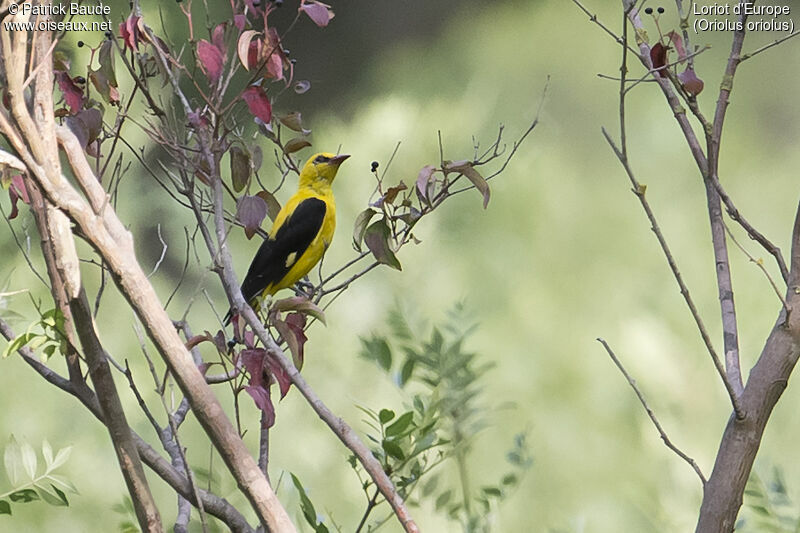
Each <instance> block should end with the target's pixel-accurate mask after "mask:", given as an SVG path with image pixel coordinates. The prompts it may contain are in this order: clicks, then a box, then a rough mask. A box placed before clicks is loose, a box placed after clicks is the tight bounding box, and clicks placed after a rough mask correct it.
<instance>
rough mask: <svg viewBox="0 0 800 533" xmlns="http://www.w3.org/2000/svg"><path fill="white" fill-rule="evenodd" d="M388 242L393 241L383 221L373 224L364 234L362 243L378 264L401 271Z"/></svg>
mask: <svg viewBox="0 0 800 533" xmlns="http://www.w3.org/2000/svg"><path fill="white" fill-rule="evenodd" d="M390 240H393V239H392V231H391V230H390V229H389V226H388V225H387V224H386V221H385V220H384V219H380V220H377V221H375V222H373V223H372V224H371V225H370V226H369V227H368V228H367V231H366V232H365V233H364V243H365V244H366V245H367V248H369V251H370V252H372V255H373V256H374V257H375V259H376V260H377V261H378V262H379V263H382V264H384V265H389V266H390V267H392V268H395V269H397V270H403V269H402V267H401V266H400V261H398V260H397V256H395V255H394V251H393V250H392V246H391V244H390V242H389V241H390Z"/></svg>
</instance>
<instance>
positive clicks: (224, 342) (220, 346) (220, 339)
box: [206, 329, 228, 355]
mask: <svg viewBox="0 0 800 533" xmlns="http://www.w3.org/2000/svg"><path fill="white" fill-rule="evenodd" d="M206 335H211V334H210V333H209V332H208V331H206ZM214 346H216V348H217V352H219V354H220V355H225V354H227V353H228V338H227V337H226V336H225V332H224V331H222V330H221V329H220V330H217V334H216V335H214Z"/></svg>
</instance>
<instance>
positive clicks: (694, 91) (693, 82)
mask: <svg viewBox="0 0 800 533" xmlns="http://www.w3.org/2000/svg"><path fill="white" fill-rule="evenodd" d="M678 80H680V82H681V85H683V88H684V89H686V92H687V93H689V94H691V95H692V96H697V95H698V94H700V93H701V92H702V91H703V87H704V86H705V84H704V83H703V80H701V79H700V78H698V77H697V74H695V72H694V70H692V69H689V68H687V69H686V70H684V71H683V72H681V73H680V74H678Z"/></svg>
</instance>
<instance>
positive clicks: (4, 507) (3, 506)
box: [0, 500, 11, 514]
mask: <svg viewBox="0 0 800 533" xmlns="http://www.w3.org/2000/svg"><path fill="white" fill-rule="evenodd" d="M0 514H11V504H10V503H8V502H7V501H5V500H0Z"/></svg>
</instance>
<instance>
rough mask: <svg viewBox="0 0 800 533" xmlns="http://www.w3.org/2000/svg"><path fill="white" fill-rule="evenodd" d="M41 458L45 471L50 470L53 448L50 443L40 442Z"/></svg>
mask: <svg viewBox="0 0 800 533" xmlns="http://www.w3.org/2000/svg"><path fill="white" fill-rule="evenodd" d="M42 457H44V462H45V465H47V466H46V470H47V471H50V470H52V465H53V448H52V447H51V446H50V443H49V442H47V441H46V440H44V441H42Z"/></svg>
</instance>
